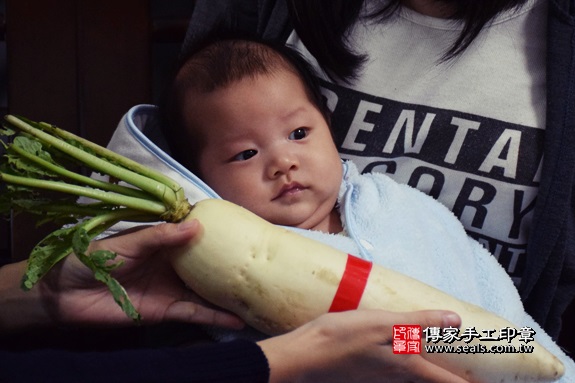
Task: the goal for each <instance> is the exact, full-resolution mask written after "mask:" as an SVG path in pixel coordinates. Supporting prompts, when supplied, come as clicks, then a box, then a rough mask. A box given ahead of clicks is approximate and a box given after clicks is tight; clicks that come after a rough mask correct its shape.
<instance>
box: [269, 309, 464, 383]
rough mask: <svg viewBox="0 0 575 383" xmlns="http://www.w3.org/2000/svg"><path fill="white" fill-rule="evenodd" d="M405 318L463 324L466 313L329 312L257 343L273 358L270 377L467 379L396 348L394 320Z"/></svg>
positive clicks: (275, 380) (275, 382)
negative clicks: (402, 352) (395, 351)
mask: <svg viewBox="0 0 575 383" xmlns="http://www.w3.org/2000/svg"><path fill="white" fill-rule="evenodd" d="M405 323H410V324H420V325H421V326H422V328H425V327H433V326H438V327H448V326H453V327H459V326H460V325H461V319H460V318H459V316H458V315H456V314H454V313H452V312H447V311H431V310H430V311H417V312H411V313H395V312H388V311H382V310H356V311H347V312H343V313H335V314H334V313H329V314H324V315H322V316H321V317H319V318H318V319H316V320H314V321H311V322H309V323H307V324H305V325H303V326H301V327H299V328H298V329H296V330H294V331H292V332H290V333H287V334H284V335H281V336H277V337H274V338H269V339H266V340H263V341H260V342H259V343H258V344H259V345H260V347H261V348H262V350H263V351H264V353H265V354H266V357H267V358H268V362H269V365H270V371H271V376H270V383H279V382H330V383H332V382H346V383H351V382H370V383H373V382H426V383H439V382H442V383H464V382H467V381H466V380H464V379H462V378H460V377H458V376H455V375H453V374H452V373H450V372H448V371H446V370H444V369H443V368H441V367H439V366H437V365H435V364H433V363H431V362H429V361H427V360H426V359H424V358H423V357H422V356H421V355H420V354H409V355H407V354H394V353H393V349H392V337H393V330H392V326H393V325H394V324H405Z"/></svg>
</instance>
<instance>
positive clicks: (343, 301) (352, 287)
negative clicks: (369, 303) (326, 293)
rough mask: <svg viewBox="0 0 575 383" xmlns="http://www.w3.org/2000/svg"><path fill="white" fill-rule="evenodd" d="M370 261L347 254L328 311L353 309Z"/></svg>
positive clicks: (358, 299)
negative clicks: (343, 268) (341, 274)
mask: <svg viewBox="0 0 575 383" xmlns="http://www.w3.org/2000/svg"><path fill="white" fill-rule="evenodd" d="M371 266H372V263H371V262H368V261H365V260H363V259H361V258H358V257H355V256H353V255H350V254H348V255H347V263H346V264H345V270H344V272H343V276H342V277H341V281H339V286H338V287H337V291H336V293H335V297H334V298H333V301H332V302H331V307H330V308H329V312H338V311H347V310H355V309H357V307H358V306H359V301H361V296H362V295H363V290H365V285H366V284H367V278H368V277H369V273H370V272H371Z"/></svg>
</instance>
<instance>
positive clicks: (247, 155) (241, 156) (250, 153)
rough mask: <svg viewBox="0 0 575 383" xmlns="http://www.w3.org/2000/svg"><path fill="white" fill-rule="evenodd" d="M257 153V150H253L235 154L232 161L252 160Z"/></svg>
mask: <svg viewBox="0 0 575 383" xmlns="http://www.w3.org/2000/svg"><path fill="white" fill-rule="evenodd" d="M257 153H258V151H257V150H254V149H249V150H244V151H243V152H241V153H239V154H237V155H236V156H235V157H234V158H233V160H234V161H245V160H249V159H250V158H252V157H253V156H255V155H256V154H257Z"/></svg>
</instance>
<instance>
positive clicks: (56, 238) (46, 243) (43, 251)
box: [22, 226, 77, 290]
mask: <svg viewBox="0 0 575 383" xmlns="http://www.w3.org/2000/svg"><path fill="white" fill-rule="evenodd" d="M76 230H77V226H75V227H68V228H62V229H59V230H56V231H54V232H52V233H50V234H49V235H48V236H46V237H45V238H44V239H43V240H42V241H40V243H38V244H37V245H36V246H35V247H34V249H33V250H32V253H30V257H29V258H28V266H27V268H26V273H25V274H24V277H23V279H22V288H23V289H24V290H30V289H31V288H32V287H34V285H36V283H38V281H39V280H40V279H42V277H44V275H46V273H47V272H48V271H50V269H52V267H53V266H54V265H55V264H56V263H58V262H60V261H61V260H62V259H64V258H65V257H66V256H67V255H68V254H70V253H71V252H72V246H70V243H72V238H73V236H74V232H75V231H76Z"/></svg>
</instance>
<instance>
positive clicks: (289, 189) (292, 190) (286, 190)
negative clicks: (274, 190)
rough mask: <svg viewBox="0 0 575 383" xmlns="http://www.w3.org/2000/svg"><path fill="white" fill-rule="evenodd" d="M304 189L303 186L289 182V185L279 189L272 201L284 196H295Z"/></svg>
mask: <svg viewBox="0 0 575 383" xmlns="http://www.w3.org/2000/svg"><path fill="white" fill-rule="evenodd" d="M305 189H306V188H305V187H304V186H302V185H300V184H299V183H297V182H290V183H289V184H285V185H284V186H282V188H281V189H280V191H279V192H278V194H277V195H276V196H275V197H274V198H273V199H272V201H273V200H277V199H280V198H282V197H285V196H291V195H295V194H297V193H300V192H301V191H303V190H305Z"/></svg>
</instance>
